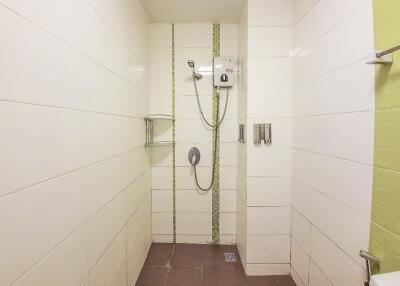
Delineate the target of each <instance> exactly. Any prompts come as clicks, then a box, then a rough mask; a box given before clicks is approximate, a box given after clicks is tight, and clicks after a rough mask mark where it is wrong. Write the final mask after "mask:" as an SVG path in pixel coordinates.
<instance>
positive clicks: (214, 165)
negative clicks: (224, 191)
mask: <svg viewBox="0 0 400 286" xmlns="http://www.w3.org/2000/svg"><path fill="white" fill-rule="evenodd" d="M193 84H194V90H195V93H196V99H197V105H198V107H199V111H200V114H201V117H202V118H203V120H204V122H205V123H206V124H207V125H208V126H210V127H211V128H212V129H213V131H214V133H213V135H214V148H213V157H212V175H211V183H210V185H209V186H208V187H206V188H203V187H201V186H200V184H199V180H198V177H197V168H196V166H197V164H195V163H194V162H191V163H192V166H193V168H194V179H195V181H196V185H197V188H198V189H199V190H200V191H202V192H208V191H209V190H211V188H212V187H213V185H214V180H215V168H216V157H217V147H218V146H217V145H218V130H219V127H220V126H221V124H222V122H223V121H224V118H225V115H226V110H227V106H228V97H229V88H227V89H226V99H225V107H224V112H223V114H222V117H221V119H219V100H220V94H221V93H220V88H219V87H218V89H217V106H216V107H217V114H216V118H217V122H216V124H215V125H213V124H211V123H210V122H208V120H207V118H206V117H205V115H204V112H203V109H202V108H201V103H200V98H199V92H198V89H197V83H196V79H195V77H194V76H193Z"/></svg>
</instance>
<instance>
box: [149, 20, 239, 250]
mask: <svg viewBox="0 0 400 286" xmlns="http://www.w3.org/2000/svg"><path fill="white" fill-rule="evenodd" d="M150 31H151V36H150V39H151V63H152V65H151V68H152V71H151V86H152V88H151V111H152V112H155V113H156V112H157V113H159V112H162V113H167V114H171V113H172V91H171V89H170V86H171V82H172V79H171V74H172V62H171V60H172V53H171V48H170V47H171V46H172V25H171V24H170V23H163V24H152V25H151V29H150ZM193 31H196V33H193ZM212 33H213V26H212V24H211V23H196V24H183V23H178V24H175V46H176V51H175V56H176V62H175V72H176V73H175V76H176V97H175V116H176V157H175V159H176V189H177V191H176V207H177V209H176V211H177V217H176V218H177V223H176V227H177V229H176V230H177V233H176V234H177V241H178V242H188V243H208V242H210V241H211V229H212V228H211V211H212V210H211V199H212V198H211V192H210V193H207V194H203V193H201V192H199V191H198V190H197V187H196V185H195V183H194V174H193V170H192V167H191V166H190V164H189V162H188V159H187V153H188V151H189V150H190V148H192V147H193V146H196V147H198V148H199V149H200V151H201V156H202V157H201V160H200V164H199V167H198V176H199V180H200V184H201V185H204V186H205V185H208V184H209V182H210V180H211V166H212V130H211V129H210V128H208V127H207V126H206V125H205V124H204V123H203V122H202V121H201V117H200V113H199V111H198V107H197V101H196V97H195V91H194V86H193V81H192V78H191V69H190V68H189V67H188V65H187V61H188V60H194V61H195V63H196V67H197V69H198V71H199V72H200V73H202V74H203V76H204V77H203V79H202V80H201V81H199V82H198V88H199V95H200V102H201V104H202V107H203V110H204V113H205V116H206V117H207V118H208V119H209V120H211V119H212V101H211V95H212V44H213V43H212ZM221 54H222V55H229V56H235V55H236V54H237V25H235V24H224V23H222V24H221ZM158 67H160V68H158ZM224 102H225V94H223V95H222V96H221V111H222V108H223V104H224ZM236 102H237V88H234V89H232V90H231V91H230V94H229V103H228V109H227V114H226V117H225V121H224V123H223V124H222V125H221V130H220V134H221V135H220V142H221V143H220V165H221V167H220V189H221V191H220V200H221V202H220V209H221V216H220V232H221V235H222V236H221V241H223V242H226V243H234V242H235V241H236V237H235V236H236V215H235V213H236V192H235V191H236V166H237V156H236V147H237V146H236V141H237V103H236ZM166 136H168V135H166ZM158 138H161V137H158ZM152 153H153V154H152V156H153V158H152V166H153V168H152V174H153V176H152V178H153V181H152V189H153V191H152V195H153V197H152V201H153V240H155V241H162V242H165V241H171V239H172V234H173V229H172V171H173V170H172V149H171V148H157V149H155V148H153V151H152Z"/></svg>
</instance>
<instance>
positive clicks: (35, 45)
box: [0, 0, 151, 285]
mask: <svg viewBox="0 0 400 286" xmlns="http://www.w3.org/2000/svg"><path fill="white" fill-rule="evenodd" d="M1 3H2V6H1V8H0V15H1V18H2V20H4V25H2V28H1V33H2V35H3V36H4V39H5V41H6V43H7V44H6V45H2V47H1V51H0V54H1V55H2V56H0V57H3V58H2V59H3V60H2V62H4V65H2V68H4V71H7V72H6V73H4V75H5V76H4V77H2V80H4V83H5V82H8V83H7V85H5V84H0V86H1V88H0V89H1V91H2V92H1V94H2V96H1V98H0V100H2V102H1V104H0V108H2V109H5V111H4V112H1V114H2V115H3V116H4V119H5V120H2V121H1V122H2V123H3V124H4V126H3V125H2V126H1V129H2V130H4V132H3V133H4V134H3V135H4V137H5V138H7V140H5V141H4V140H3V144H5V145H1V147H2V148H1V149H2V150H3V151H5V152H7V156H4V158H5V160H4V162H6V164H2V166H1V167H0V169H1V171H2V173H3V174H4V178H5V180H2V182H1V183H0V184H1V190H2V191H0V197H1V198H0V204H7V206H14V209H9V208H8V207H5V208H2V210H3V211H5V212H6V213H5V215H6V216H5V217H6V218H7V222H10V223H12V222H14V226H13V227H12V228H11V229H8V228H9V227H10V226H11V225H9V224H7V223H5V224H2V225H4V227H5V229H4V233H6V236H5V237H4V239H5V241H4V242H5V243H4V244H3V242H1V245H2V246H1V247H2V248H3V247H6V249H7V250H11V251H12V249H18V250H15V251H14V253H13V255H10V256H9V257H8V256H7V255H6V258H7V260H8V261H9V262H8V263H7V265H9V267H8V266H7V268H6V267H1V268H2V269H7V275H3V272H2V273H1V274H0V277H1V278H0V284H4V285H8V284H10V283H11V282H12V281H15V280H16V281H15V284H16V285H85V284H84V283H87V284H86V285H91V284H96V285H100V282H93V281H95V280H96V281H98V280H97V279H99V280H101V281H102V282H104V283H107V284H108V285H111V284H112V283H113V280H114V277H115V276H116V275H117V273H121V272H120V271H119V270H120V266H121V265H122V263H123V261H121V263H119V262H118V263H115V261H114V255H111V254H110V255H109V253H116V252H118V251H114V249H113V247H114V245H119V246H118V247H117V248H118V249H119V250H120V253H126V250H127V249H126V248H127V247H126V245H125V246H124V243H122V245H121V244H114V243H116V242H119V241H120V240H119V237H122V238H124V237H125V235H121V236H118V233H119V234H121V233H120V230H121V229H123V228H124V225H126V223H127V220H128V219H129V218H134V217H135V210H136V209H137V208H138V206H140V205H141V206H142V208H143V213H144V214H147V217H146V216H145V215H144V216H143V222H144V225H145V228H146V231H144V232H143V233H144V234H146V235H145V241H146V242H147V241H148V238H149V235H148V229H149V225H150V224H149V216H148V215H149V214H150V207H151V201H150V200H149V198H150V197H149V196H146V193H148V191H149V190H150V188H149V184H148V183H149V180H150V176H148V175H145V174H148V170H149V168H150V161H149V158H148V154H147V153H146V151H145V149H144V148H143V142H144V134H145V133H144V131H145V130H144V127H145V126H144V122H143V117H144V116H145V114H146V113H148V109H147V101H148V100H147V99H146V96H147V93H148V89H147V84H146V82H148V78H147V77H148V73H149V59H148V51H149V46H148V32H147V31H148V30H147V26H148V21H147V17H146V15H145V12H144V10H143V8H142V7H141V4H140V2H139V1H137V0H135V1H122V0H117V1H109V0H106V1H99V0H90V1H64V2H59V3H55V2H52V1H42V2H40V3H35V4H34V5H33V4H32V3H28V2H24V1H7V0H5V1H1ZM82 35H85V36H84V37H82ZM5 55H7V56H6V58H4V56H5ZM6 110H7V111H6ZM6 122H7V123H6ZM138 178H140V179H138ZM67 189H68V191H66V190H67ZM28 201H29V204H28V205H26V204H27V202H28ZM142 202H144V204H142ZM9 203H10V204H9ZM24 205H26V206H24ZM20 220H24V222H20V223H18V221H20ZM27 221H28V223H27ZM135 222H137V221H135ZM15 225H20V226H21V225H28V226H29V227H26V228H24V229H21V230H20V231H18V232H17V231H16V229H15ZM78 227H79V228H78ZM131 228H132V227H131ZM39 230H40V231H41V233H38V231H39ZM43 233H45V234H46V235H45V236H43ZM18 236H24V237H23V238H22V237H21V238H19V237H18ZM116 236H118V239H116V240H114V238H116ZM26 239H29V248H28V249H25V247H26V246H27V245H28V242H27V241H25V240H26ZM110 243H112V244H111V246H110ZM109 246H110V247H109ZM139 248H140V252H142V253H143V254H145V252H146V251H147V248H146V245H144V244H141V245H140V246H139ZM3 252H5V251H3ZM15 253H19V254H18V255H15ZM12 257H15V258H16V259H18V261H19V262H18V263H17V264H14V263H13V259H12ZM110 257H113V258H112V259H111V258H110ZM124 259H125V258H123V260H124ZM66 261H68V263H67V264H66ZM142 262H143V261H142V260H138V261H136V262H135V263H136V265H132V264H131V266H133V267H134V268H139V267H141V266H142V265H140V264H141V263H142ZM118 264H119V265H118ZM112 265H114V266H115V267H116V268H112V267H111V266H112ZM109 266H110V267H109ZM92 267H93V268H92ZM103 267H104V268H106V270H109V271H110V272H107V271H101V270H99V269H101V268H103ZM89 272H90V273H91V275H89ZM111 272H112V273H111ZM23 273H24V274H23ZM21 274H23V276H21ZM100 276H101V277H100ZM3 277H4V278H3ZM2 279H6V281H4V280H2ZM93 279H94V280H93ZM3 282H4V283H3Z"/></svg>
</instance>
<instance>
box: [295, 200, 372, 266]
mask: <svg viewBox="0 0 400 286" xmlns="http://www.w3.org/2000/svg"><path fill="white" fill-rule="evenodd" d="M292 208H293V209H295V210H296V211H297V212H298V213H299V214H300V215H301V216H302V217H304V216H303V214H302V213H301V212H300V210H298V209H297V208H296V207H295V206H292ZM304 219H305V220H307V221H308V222H309V223H310V224H311V226H312V227H314V228H315V229H316V230H317V231H318V232H320V233H321V234H322V235H323V236H324V237H326V238H327V240H329V241H330V242H331V243H332V244H333V245H334V246H335V247H336V248H338V249H339V250H340V251H341V252H342V253H343V254H344V255H345V256H347V258H349V259H350V260H351V261H353V262H354V264H356V265H357V266H358V267H360V268H361V269H363V270H365V269H364V266H361V265H360V263H359V262H357V261H356V260H355V259H354V257H353V256H351V255H350V254H348V253H347V252H346V251H345V250H343V249H342V248H341V247H340V246H339V245H338V244H337V243H336V242H335V241H334V240H333V239H331V238H330V237H329V236H328V235H327V234H326V233H324V232H323V231H322V230H321V229H320V228H319V227H317V226H316V225H315V224H313V223H312V222H311V221H310V220H309V219H307V218H305V217H304ZM310 239H311V236H310ZM310 253H311V249H310Z"/></svg>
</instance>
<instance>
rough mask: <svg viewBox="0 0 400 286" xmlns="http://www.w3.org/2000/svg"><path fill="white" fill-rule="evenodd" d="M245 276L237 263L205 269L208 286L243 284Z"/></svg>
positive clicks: (205, 281) (240, 285)
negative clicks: (237, 266) (238, 269)
mask: <svg viewBox="0 0 400 286" xmlns="http://www.w3.org/2000/svg"><path fill="white" fill-rule="evenodd" d="M243 283H244V276H243V275H241V274H240V272H238V271H237V268H236V266H235V265H231V266H220V267H214V268H205V269H204V285H207V286H242V285H243Z"/></svg>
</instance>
